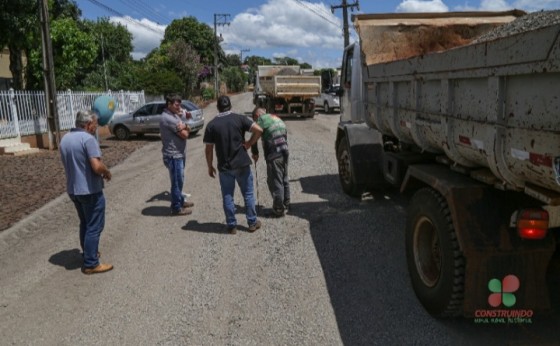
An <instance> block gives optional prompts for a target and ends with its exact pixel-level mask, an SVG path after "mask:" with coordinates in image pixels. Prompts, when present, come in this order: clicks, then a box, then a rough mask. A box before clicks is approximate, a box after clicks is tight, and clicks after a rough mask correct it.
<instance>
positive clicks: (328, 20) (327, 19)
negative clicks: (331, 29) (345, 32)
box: [295, 0, 340, 29]
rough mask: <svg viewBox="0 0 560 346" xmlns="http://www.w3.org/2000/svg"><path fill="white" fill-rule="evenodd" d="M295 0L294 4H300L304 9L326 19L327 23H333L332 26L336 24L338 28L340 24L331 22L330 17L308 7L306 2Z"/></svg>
mask: <svg viewBox="0 0 560 346" xmlns="http://www.w3.org/2000/svg"><path fill="white" fill-rule="evenodd" d="M295 2H296V4H298V5H300V6H301V7H303V8H305V9H306V10H308V11H311V12H312V13H313V14H315V15H317V16H319V17H321V18H322V19H324V20H325V21H327V22H328V23H330V24H332V25H334V26H336V27H337V28H339V29H340V24H338V23H336V22H333V21H332V20H331V19H330V18H328V17H326V16H325V15H324V14H322V13H319V12H317V10H315V9H314V8H312V7H309V5H308V4H306V3H304V2H303V1H301V0H295Z"/></svg>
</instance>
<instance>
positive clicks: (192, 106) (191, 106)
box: [181, 101, 198, 112]
mask: <svg viewBox="0 0 560 346" xmlns="http://www.w3.org/2000/svg"><path fill="white" fill-rule="evenodd" d="M181 106H182V107H183V108H184V109H186V110H187V111H189V112H190V111H195V110H197V109H198V107H197V106H196V105H195V104H194V103H192V102H191V101H183V102H182V104H181Z"/></svg>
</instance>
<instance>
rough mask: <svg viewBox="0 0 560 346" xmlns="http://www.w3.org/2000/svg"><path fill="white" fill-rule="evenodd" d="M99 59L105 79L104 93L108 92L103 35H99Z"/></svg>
mask: <svg viewBox="0 0 560 346" xmlns="http://www.w3.org/2000/svg"><path fill="white" fill-rule="evenodd" d="M101 58H102V59H103V76H104V77H105V91H107V90H109V83H107V67H106V64H105V44H104V43H103V33H101Z"/></svg>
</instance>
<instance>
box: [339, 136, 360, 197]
mask: <svg viewBox="0 0 560 346" xmlns="http://www.w3.org/2000/svg"><path fill="white" fill-rule="evenodd" d="M336 158H337V161H338V178H339V179H340V185H342V190H343V191H344V192H345V193H346V194H348V195H350V196H352V197H361V195H362V192H363V187H360V186H358V184H356V177H355V176H354V173H353V171H354V170H353V169H352V162H351V161H350V148H349V146H348V141H347V140H346V138H343V139H342V140H341V141H340V144H339V145H338V149H337V151H336Z"/></svg>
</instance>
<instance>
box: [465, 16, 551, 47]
mask: <svg viewBox="0 0 560 346" xmlns="http://www.w3.org/2000/svg"><path fill="white" fill-rule="evenodd" d="M559 23H560V10H555V11H539V12H532V13H528V14H526V15H524V16H522V17H519V18H517V19H516V20H514V21H512V22H510V23H507V24H504V25H500V26H499V27H497V28H495V29H493V30H491V31H489V32H487V33H486V34H484V35H482V36H480V37H479V38H477V39H476V40H474V41H473V42H472V43H481V42H486V41H492V40H495V39H498V38H502V37H506V36H511V35H516V34H520V33H522V32H526V31H532V30H537V29H540V28H544V27H547V26H551V25H555V24H559Z"/></svg>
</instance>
